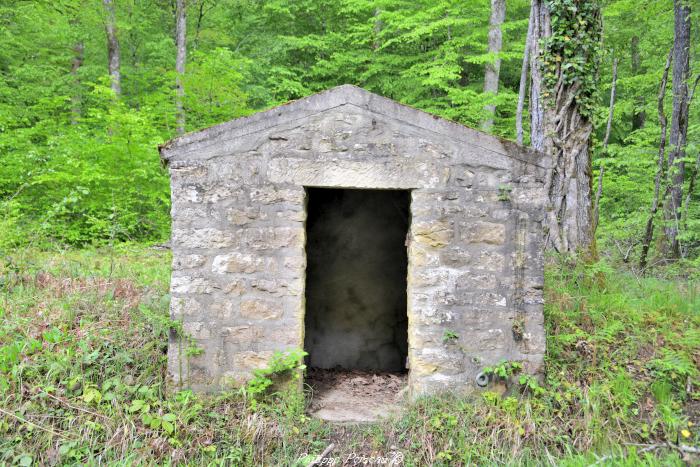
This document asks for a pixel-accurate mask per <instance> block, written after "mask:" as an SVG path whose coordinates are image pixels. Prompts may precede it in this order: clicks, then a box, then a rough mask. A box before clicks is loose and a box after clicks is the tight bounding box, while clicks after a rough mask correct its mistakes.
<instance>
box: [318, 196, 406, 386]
mask: <svg viewBox="0 0 700 467" xmlns="http://www.w3.org/2000/svg"><path fill="white" fill-rule="evenodd" d="M307 202H308V204H307V215H308V216H307V224H306V232H307V241H306V257H307V266H306V314H305V342H304V347H305V350H306V351H307V352H308V353H309V355H308V357H307V363H308V366H309V368H310V370H309V378H308V379H310V380H313V379H314V378H316V379H317V380H323V381H325V383H329V382H330V383H329V384H331V385H332V386H334V387H336V388H338V387H341V386H343V385H345V386H348V385H347V384H345V383H347V381H349V380H350V379H354V380H356V381H361V380H363V379H364V380H368V381H371V382H374V383H377V381H379V386H381V387H379V388H373V389H372V392H374V393H375V394H374V397H377V396H379V394H377V391H378V390H381V389H382V388H390V391H391V397H392V398H393V396H394V395H395V393H396V392H397V391H398V389H397V388H399V389H400V387H402V386H403V385H404V384H405V378H402V377H401V376H399V374H401V373H405V372H406V355H407V352H408V316H407V312H406V274H407V265H408V257H407V251H406V234H407V232H408V227H409V223H410V218H409V216H410V214H409V213H410V210H409V206H410V192H409V191H400V190H357V189H329V188H307ZM358 378H359V379H358ZM382 378H383V379H382ZM396 378H402V379H400V380H397V379H396ZM382 381H385V382H386V383H387V384H383V383H382ZM312 383H313V381H312ZM389 383H391V384H389ZM350 386H352V385H350ZM350 386H348V387H350ZM367 389H369V388H367ZM346 396H347V395H346ZM315 397H316V396H314V398H315Z"/></svg>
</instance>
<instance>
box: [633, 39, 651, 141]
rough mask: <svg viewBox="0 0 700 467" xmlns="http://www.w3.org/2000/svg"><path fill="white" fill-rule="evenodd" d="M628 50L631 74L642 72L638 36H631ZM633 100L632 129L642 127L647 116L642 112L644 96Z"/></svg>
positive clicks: (635, 74)
mask: <svg viewBox="0 0 700 467" xmlns="http://www.w3.org/2000/svg"><path fill="white" fill-rule="evenodd" d="M630 51H631V55H632V76H637V75H639V74H640V73H641V72H642V66H641V63H642V62H641V59H640V56H639V36H633V37H632V41H631V43H630ZM634 100H635V103H634V110H633V111H632V131H634V130H639V129H640V128H642V127H643V126H644V122H645V120H646V118H647V115H646V112H644V96H642V95H637V96H636V97H635V99H634Z"/></svg>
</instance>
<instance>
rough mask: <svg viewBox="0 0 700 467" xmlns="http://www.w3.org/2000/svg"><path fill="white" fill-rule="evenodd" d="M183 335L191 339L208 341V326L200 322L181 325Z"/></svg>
mask: <svg viewBox="0 0 700 467" xmlns="http://www.w3.org/2000/svg"><path fill="white" fill-rule="evenodd" d="M182 330H183V331H184V333H185V334H186V335H188V336H190V337H192V338H193V339H198V340H203V339H209V337H210V333H209V326H208V324H207V323H205V322H202V321H193V322H185V323H183V324H182Z"/></svg>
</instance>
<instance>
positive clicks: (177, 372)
mask: <svg viewBox="0 0 700 467" xmlns="http://www.w3.org/2000/svg"><path fill="white" fill-rule="evenodd" d="M160 151H161V156H162V158H163V159H164V161H165V162H166V163H167V164H168V166H169V169H170V174H171V194H172V205H173V210H172V217H173V235H172V251H173V277H172V281H171V286H170V287H171V295H172V301H171V315H172V317H173V318H174V319H178V320H181V321H182V323H183V329H184V331H185V333H186V334H187V335H188V337H187V339H189V341H188V342H191V341H192V340H193V341H194V342H195V343H197V344H198V345H199V347H200V348H201V349H202V352H201V354H199V355H197V356H192V357H187V356H185V355H183V354H182V352H179V351H178V349H179V348H184V347H185V346H184V345H180V344H181V343H180V342H179V339H180V338H178V337H177V336H175V335H173V336H172V337H171V342H170V344H171V345H170V349H169V352H168V355H169V357H168V368H169V372H170V374H171V376H172V378H173V380H174V381H175V382H177V383H178V384H180V385H184V386H188V387H190V388H193V389H195V390H201V391H215V390H218V389H220V388H222V387H223V386H224V385H226V384H228V382H229V381H237V382H239V383H241V382H244V381H245V380H246V379H248V378H250V377H251V374H252V371H253V370H254V369H255V368H260V367H264V366H265V365H266V364H267V362H268V361H269V359H270V358H271V356H272V355H273V354H274V352H276V351H284V350H289V349H291V348H303V345H304V337H303V335H304V332H303V330H304V283H305V274H306V270H305V269H306V255H305V242H306V233H305V228H304V222H305V220H306V207H305V203H306V192H305V187H328V188H334V187H335V188H366V189H403V190H410V191H411V208H410V209H411V213H410V214H411V225H410V227H409V235H408V238H407V248H408V282H407V284H408V290H407V294H408V295H407V314H408V322H409V329H408V347H409V348H408V365H409V390H410V393H411V395H412V396H414V397H415V396H418V395H422V394H433V393H437V392H441V391H450V392H458V393H460V392H461V393H464V392H469V391H472V390H474V389H476V384H475V379H476V377H477V375H478V374H479V373H480V372H481V371H482V370H483V368H484V367H485V366H489V365H495V364H497V363H499V362H500V361H502V360H510V361H521V362H523V364H524V369H525V371H527V372H529V373H531V374H537V373H540V372H541V371H542V365H543V357H544V353H545V339H544V320H543V314H542V306H543V305H542V304H543V296H542V284H543V276H544V274H543V268H544V266H543V263H544V260H543V242H542V224H541V222H542V219H543V216H544V202H545V199H546V196H545V195H546V193H545V192H544V188H543V181H544V179H545V176H546V174H547V172H548V171H549V170H550V167H551V161H550V160H549V159H548V158H547V157H545V156H543V155H542V154H539V153H536V152H534V151H531V150H529V149H526V148H524V147H522V146H519V145H517V144H515V143H511V142H509V141H505V140H501V139H499V138H497V137H494V136H491V135H488V134H485V133H481V132H479V131H476V130H473V129H471V128H467V127H464V126H462V125H459V124H456V123H453V122H450V121H447V120H444V119H441V118H438V117H435V116H433V115H430V114H427V113H425V112H422V111H419V110H416V109H413V108H410V107H407V106H404V105H401V104H399V103H397V102H394V101H391V100H389V99H386V98H384V97H381V96H378V95H376V94H372V93H370V92H367V91H365V90H363V89H360V88H357V87H354V86H349V85H345V86H339V87H337V88H333V89H331V90H329V91H326V92H322V93H319V94H315V95H312V96H310V97H307V98H304V99H301V100H299V101H296V102H292V103H290V104H286V105H283V106H280V107H276V108H274V109H271V110H268V111H266V112H260V113H257V114H254V115H251V116H249V117H244V118H239V119H236V120H233V121H230V122H227V123H223V124H221V125H217V126H214V127H212V128H208V129H206V130H202V131H199V132H195V133H191V134H187V135H184V136H182V137H179V138H176V139H174V140H172V141H170V142H168V143H166V144H165V145H163V146H162V147H161V148H160ZM504 186H507V190H506V191H505V192H507V193H509V196H503V192H504ZM515 323H517V326H518V329H517V332H516V330H515V329H514V326H515ZM523 330H524V332H523ZM446 331H449V332H450V333H451V335H455V336H456V338H454V339H449V341H448V342H445V339H444V338H443V336H444V335H445V332H446ZM188 358H189V361H184V360H186V359H188Z"/></svg>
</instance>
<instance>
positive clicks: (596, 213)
mask: <svg viewBox="0 0 700 467" xmlns="http://www.w3.org/2000/svg"><path fill="white" fill-rule="evenodd" d="M617 64H618V60H617V59H614V60H613V69H612V84H611V85H610V107H609V108H608V124H607V125H606V126H605V138H603V155H607V149H608V140H609V139H610V130H611V129H612V121H613V115H614V113H615V91H616V90H617ZM604 174H605V165H603V163H602V162H601V164H600V172H599V173H598V189H597V190H596V193H595V203H594V204H593V234H594V235H595V232H596V230H597V229H598V221H599V220H600V197H601V196H602V194H603V175H604Z"/></svg>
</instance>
